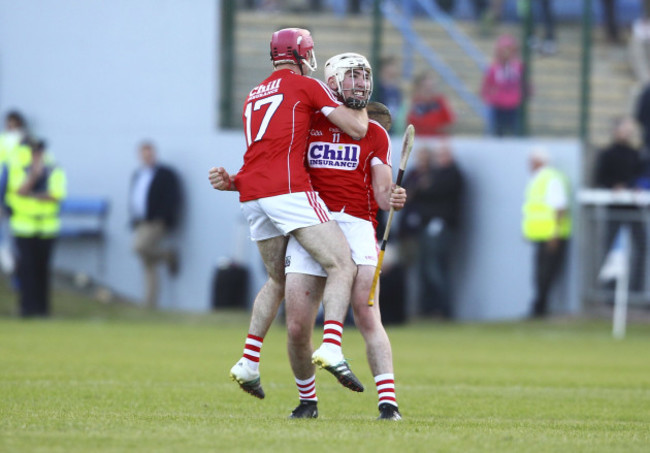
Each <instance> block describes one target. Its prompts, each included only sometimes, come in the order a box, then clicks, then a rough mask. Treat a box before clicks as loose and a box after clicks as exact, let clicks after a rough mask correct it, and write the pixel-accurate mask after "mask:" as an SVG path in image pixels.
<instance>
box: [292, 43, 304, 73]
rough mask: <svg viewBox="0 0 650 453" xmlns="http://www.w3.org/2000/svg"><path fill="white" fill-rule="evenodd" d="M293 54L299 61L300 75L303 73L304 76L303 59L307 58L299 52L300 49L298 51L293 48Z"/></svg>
mask: <svg viewBox="0 0 650 453" xmlns="http://www.w3.org/2000/svg"><path fill="white" fill-rule="evenodd" d="M293 56H294V58H295V59H296V62H297V63H298V67H299V68H300V75H303V76H304V75H305V73H304V72H303V70H302V60H304V59H305V58H304V57H301V56H300V55H299V54H298V51H297V50H296V49H293Z"/></svg>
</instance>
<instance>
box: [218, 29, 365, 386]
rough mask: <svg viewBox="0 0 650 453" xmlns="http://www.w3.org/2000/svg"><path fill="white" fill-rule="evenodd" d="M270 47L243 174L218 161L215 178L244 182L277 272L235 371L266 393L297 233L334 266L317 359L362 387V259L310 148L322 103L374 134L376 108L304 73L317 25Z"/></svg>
mask: <svg viewBox="0 0 650 453" xmlns="http://www.w3.org/2000/svg"><path fill="white" fill-rule="evenodd" d="M270 47H271V60H272V61H273V66H274V69H273V72H272V73H271V75H269V76H268V77H267V78H266V79H265V80H263V81H262V82H261V83H260V84H258V85H257V86H256V87H254V88H253V89H252V90H251V91H250V92H249V94H248V97H247V98H246V101H245V103H244V108H243V115H242V119H243V122H244V132H245V136H246V144H247V149H246V153H245V154H244V164H243V166H242V167H241V169H240V170H239V172H238V173H237V174H236V176H235V177H234V178H230V177H229V176H228V174H227V173H226V172H225V170H224V169H223V168H213V169H211V171H210V178H211V182H212V183H213V186H214V187H215V188H218V189H221V190H238V191H239V195H240V197H239V198H240V202H241V208H242V212H243V213H244V216H245V217H246V218H247V220H248V223H249V226H250V233H251V238H252V239H253V240H254V241H256V242H257V246H258V249H259V251H260V254H261V256H262V259H263V261H264V265H265V267H266V270H267V273H268V280H267V281H266V283H265V285H264V286H263V287H262V289H261V290H260V292H259V293H258V294H257V296H256V297H255V302H254V304H253V312H252V315H251V322H250V326H249V331H248V336H247V338H246V342H245V346H244V353H243V356H242V358H241V359H240V360H239V361H238V362H237V363H236V364H235V365H234V366H233V367H232V369H231V371H230V375H231V377H232V379H233V380H235V381H236V382H238V383H239V385H240V387H241V388H242V389H243V390H244V391H246V392H248V393H250V394H252V395H253V396H256V397H258V398H264V391H263V390H262V386H261V383H260V373H259V358H260V349H261V347H262V343H263V340H264V336H265V335H266V333H267V331H268V329H269V327H270V325H271V323H272V322H273V319H274V318H275V314H276V313H277V311H278V308H279V306H280V303H281V302H282V300H283V298H284V289H285V275H284V255H285V251H286V247H287V242H288V238H289V235H291V236H292V237H295V238H296V240H297V241H298V242H299V243H300V244H301V245H302V246H303V247H304V248H305V249H306V250H308V251H309V253H310V254H311V255H312V256H314V257H315V259H316V260H317V261H318V262H319V263H320V264H321V265H322V266H323V267H324V268H325V269H326V270H327V275H328V278H327V282H326V284H325V290H324V296H323V305H324V307H325V326H324V333H323V344H322V345H321V347H320V348H318V349H317V350H316V351H315V352H314V354H313V357H312V360H313V361H314V363H316V364H318V365H320V366H321V367H323V368H325V369H327V370H328V371H330V372H331V373H332V374H334V375H335V376H336V377H337V379H338V380H339V382H341V383H342V384H343V385H344V386H346V387H348V388H350V389H352V390H354V391H363V385H362V384H361V382H359V380H358V379H357V378H356V376H355V375H354V374H353V373H352V371H351V370H350V368H349V366H348V365H347V362H346V361H345V358H344V356H343V352H342V349H341V339H342V332H343V321H344V318H345V315H346V313H347V310H348V307H349V304H350V293H351V288H352V283H353V280H354V275H355V273H356V266H355V265H354V262H353V261H352V259H351V254H350V248H349V246H348V244H347V241H346V240H345V236H344V235H343V232H342V231H341V229H340V227H339V226H338V224H337V223H336V222H333V221H332V219H331V216H330V213H329V211H328V210H327V207H326V206H325V203H323V201H322V200H321V199H320V197H319V196H318V194H317V193H316V192H315V191H314V190H313V188H312V186H311V182H310V179H309V175H308V173H307V169H306V168H305V166H304V157H305V151H306V143H307V138H308V136H309V125H310V123H311V118H312V115H313V114H314V113H321V114H322V115H324V116H326V117H327V118H328V119H329V120H330V121H331V122H332V123H334V124H335V125H336V126H337V127H339V128H340V129H341V130H342V131H344V132H345V133H347V134H349V135H351V136H353V137H356V138H362V137H363V136H364V135H365V134H366V131H367V128H368V116H367V114H366V111H365V110H363V109H360V108H358V107H356V106H354V105H353V106H352V108H350V107H347V106H345V105H343V103H342V102H341V101H339V100H338V99H337V98H336V97H335V96H334V94H333V93H332V92H331V91H330V90H329V89H328V88H327V86H326V85H325V84H323V83H322V82H320V81H318V80H316V79H313V78H311V77H306V76H304V75H305V74H306V73H308V72H310V71H312V70H314V69H316V57H315V54H314V42H313V40H312V38H311V35H310V33H309V31H307V30H304V29H299V28H287V29H283V30H279V31H277V32H275V33H274V34H273V36H272V37H271V45H270ZM213 178H214V179H213Z"/></svg>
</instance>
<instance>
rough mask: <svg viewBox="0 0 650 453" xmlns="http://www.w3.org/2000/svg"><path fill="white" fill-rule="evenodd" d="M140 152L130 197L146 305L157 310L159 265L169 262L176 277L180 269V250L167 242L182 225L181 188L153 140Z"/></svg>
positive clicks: (135, 245)
mask: <svg viewBox="0 0 650 453" xmlns="http://www.w3.org/2000/svg"><path fill="white" fill-rule="evenodd" d="M138 152H139V158H140V162H141V165H140V167H139V168H138V169H137V170H136V171H135V172H134V173H133V176H132V178H131V187H130V199H129V202H130V203H129V206H130V216H131V226H132V228H133V230H134V242H133V248H134V250H135V252H136V254H137V255H138V256H139V257H140V259H141V260H142V264H143V266H144V271H145V285H146V290H145V304H146V306H147V307H148V308H152V309H153V308H156V306H157V303H158V286H159V278H158V266H159V265H160V264H161V263H165V264H166V265H167V267H168V270H169V273H170V275H172V276H176V275H177V274H178V271H179V256H178V251H177V250H176V249H174V248H171V247H167V246H165V245H164V241H165V239H166V237H167V236H168V235H169V233H170V232H172V231H173V230H174V229H175V228H176V226H177V225H178V221H179V217H180V213H181V207H182V200H181V189H180V180H179V178H178V176H177V174H176V171H175V170H173V169H172V168H171V167H169V166H167V165H162V164H160V163H158V161H157V156H156V148H155V146H154V144H153V143H152V142H149V141H145V142H142V143H141V144H140V146H139V149H138Z"/></svg>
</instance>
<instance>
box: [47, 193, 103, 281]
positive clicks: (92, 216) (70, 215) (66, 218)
mask: <svg viewBox="0 0 650 453" xmlns="http://www.w3.org/2000/svg"><path fill="white" fill-rule="evenodd" d="M108 211H109V202H108V200H107V199H104V198H75V197H71V198H66V199H65V200H64V201H63V202H62V203H61V207H60V217H61V230H60V231H59V236H58V237H59V239H61V240H63V241H66V242H67V241H75V240H78V239H79V240H84V241H85V240H92V241H93V242H98V244H97V247H98V248H97V253H98V257H97V271H98V273H100V274H102V273H103V272H104V268H105V242H106V241H105V239H106V219H107V217H108Z"/></svg>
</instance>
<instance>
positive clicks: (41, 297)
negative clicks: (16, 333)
mask: <svg viewBox="0 0 650 453" xmlns="http://www.w3.org/2000/svg"><path fill="white" fill-rule="evenodd" d="M7 168H8V173H7V174H8V177H7V195H6V201H7V205H8V206H9V208H10V210H11V217H10V219H9V223H10V227H11V233H12V235H13V237H14V239H15V243H16V249H17V251H18V260H17V266H16V274H17V277H18V291H19V307H20V316H22V317H25V318H27V317H46V316H49V314H50V266H51V261H52V252H53V249H54V242H55V238H56V236H57V235H58V232H59V229H60V219H59V206H60V203H61V201H62V200H63V198H65V196H66V177H65V173H64V172H63V170H62V169H61V167H59V166H58V165H57V164H56V163H55V162H54V159H53V157H52V156H51V155H50V154H49V153H48V152H46V150H45V142H43V141H40V140H34V139H30V140H29V141H27V142H26V144H25V145H22V146H20V147H19V148H18V149H16V150H15V151H14V153H13V154H12V156H11V157H10V158H9V161H8V164H7Z"/></svg>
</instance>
